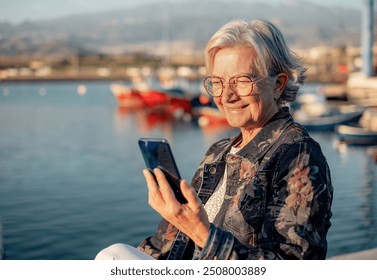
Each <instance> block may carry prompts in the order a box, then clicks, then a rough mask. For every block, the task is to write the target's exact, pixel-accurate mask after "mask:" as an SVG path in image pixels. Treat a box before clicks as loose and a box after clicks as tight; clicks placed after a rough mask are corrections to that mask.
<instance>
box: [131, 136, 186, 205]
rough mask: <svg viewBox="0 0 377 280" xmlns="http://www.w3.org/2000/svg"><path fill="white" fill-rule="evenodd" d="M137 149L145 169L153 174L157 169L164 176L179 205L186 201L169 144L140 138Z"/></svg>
mask: <svg viewBox="0 0 377 280" xmlns="http://www.w3.org/2000/svg"><path fill="white" fill-rule="evenodd" d="M139 147H140V150H141V153H142V155H143V158H144V161H145V164H146V166H147V168H148V169H149V170H150V171H151V172H152V173H153V169H154V168H159V169H161V171H162V172H163V173H164V174H165V177H166V180H167V181H168V182H169V184H170V186H171V188H172V190H173V192H174V194H175V197H176V198H177V200H178V201H179V202H180V203H182V204H183V203H186V202H187V200H186V199H185V197H184V196H183V195H182V193H181V188H180V181H181V176H180V175H179V171H178V168H177V165H176V163H175V160H174V157H173V153H172V151H171V149H170V145H169V142H168V141H167V140H166V139H163V138H141V139H139Z"/></svg>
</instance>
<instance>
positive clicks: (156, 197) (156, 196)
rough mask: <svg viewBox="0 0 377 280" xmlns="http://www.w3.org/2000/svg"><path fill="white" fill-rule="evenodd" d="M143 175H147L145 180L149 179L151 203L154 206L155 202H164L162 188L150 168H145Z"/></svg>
mask: <svg viewBox="0 0 377 280" xmlns="http://www.w3.org/2000/svg"><path fill="white" fill-rule="evenodd" d="M143 175H144V177H145V180H146V181H147V188H148V196H149V204H150V205H151V206H152V207H153V205H155V204H158V203H162V202H163V197H162V195H161V193H160V190H159V188H158V184H157V182H156V180H155V178H154V176H153V174H152V172H151V171H149V170H148V169H144V170H143ZM152 204H153V205H152Z"/></svg>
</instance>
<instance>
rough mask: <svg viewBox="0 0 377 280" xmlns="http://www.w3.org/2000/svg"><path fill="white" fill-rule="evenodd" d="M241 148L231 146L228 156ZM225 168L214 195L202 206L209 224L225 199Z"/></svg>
mask: <svg viewBox="0 0 377 280" xmlns="http://www.w3.org/2000/svg"><path fill="white" fill-rule="evenodd" d="M239 150H241V148H235V147H233V146H232V148H231V150H230V152H229V153H230V154H236V153H237V152H238V151H239ZM227 169H228V168H227V166H226V165H225V170H224V176H223V178H222V180H220V182H219V184H218V185H217V187H216V189H215V191H214V193H213V194H212V195H211V196H210V198H209V199H208V201H207V203H206V204H205V205H204V209H205V210H206V212H207V215H208V220H209V222H210V223H212V222H213V220H214V219H215V217H216V215H217V213H218V212H219V210H220V207H221V205H222V204H223V202H224V197H225V190H226V178H227V173H228V172H227Z"/></svg>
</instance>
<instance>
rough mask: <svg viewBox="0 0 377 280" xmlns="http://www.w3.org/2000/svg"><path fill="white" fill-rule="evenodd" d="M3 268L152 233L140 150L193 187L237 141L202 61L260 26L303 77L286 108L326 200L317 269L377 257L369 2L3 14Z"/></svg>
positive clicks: (13, 4) (376, 85)
mask: <svg viewBox="0 0 377 280" xmlns="http://www.w3.org/2000/svg"><path fill="white" fill-rule="evenodd" d="M0 5H1V10H0V259H27V260H28V259H93V258H94V257H95V255H96V253H97V252H98V251H100V250H101V249H102V248H103V247H106V246H108V245H110V244H113V243H117V242H123V243H128V244H131V245H134V246H136V245H137V244H138V243H139V242H140V241H141V240H142V239H143V238H145V237H146V236H148V235H150V234H152V233H153V231H154V230H155V229H156V226H157V223H158V221H159V219H160V217H159V216H158V214H156V213H155V212H154V211H153V210H152V209H151V208H150V207H149V206H148V204H147V191H146V186H145V182H144V179H143V176H142V173H141V170H142V169H143V168H144V163H143V161H142V157H141V154H140V152H139V150H138V146H137V140H138V138H140V137H164V138H166V139H168V140H169V141H170V143H171V146H172V149H173V152H174V154H175V157H176V160H177V163H178V166H179V169H180V172H181V175H182V177H184V178H187V179H190V178H191V176H192V175H193V173H194V172H195V170H196V167H197V166H198V165H199V163H200V161H201V159H202V156H203V154H204V153H205V152H206V150H207V149H208V148H209V146H210V145H211V144H212V143H213V142H215V141H217V140H219V139H221V138H224V137H228V136H230V135H234V134H236V133H237V130H234V129H232V128H231V127H229V126H228V124H227V123H226V121H225V120H224V119H223V118H222V116H221V115H220V114H219V112H218V111H217V109H216V108H215V106H214V105H213V103H212V101H211V99H210V98H208V96H207V95H206V94H205V93H204V91H203V88H202V86H201V83H202V79H203V78H204V77H205V76H206V72H205V68H204V59H203V58H204V56H203V51H204V46H205V44H206V42H207V40H208V39H209V38H210V37H211V35H212V34H213V33H214V32H215V31H216V30H217V29H218V28H219V27H221V26H222V25H223V24H225V23H226V22H228V21H230V20H232V19H237V18H241V19H266V20H269V21H272V22H273V23H275V24H276V25H277V26H278V27H279V28H280V29H281V30H282V32H283V33H284V34H285V38H286V40H287V43H288V45H289V46H290V48H291V49H292V50H293V51H294V52H295V53H297V54H298V55H299V56H301V57H302V58H303V59H304V61H305V63H306V65H307V66H308V81H307V84H306V85H305V86H304V87H303V88H302V90H301V92H300V94H299V96H298V98H297V101H296V102H294V104H292V105H291V111H292V114H293V115H294V117H295V119H296V120H297V121H298V122H300V123H302V124H303V125H304V126H305V127H306V128H307V129H308V130H309V132H310V134H311V136H312V137H313V138H314V139H315V140H317V141H318V142H319V143H320V144H321V146H322V149H323V151H324V153H325V155H326V157H327V160H328V162H329V165H330V168H331V171H332V177H333V185H334V189H335V196H334V203H333V212H334V216H333V219H332V223H333V225H332V227H331V228H330V231H329V235H328V242H329V245H328V246H329V250H328V256H329V257H332V256H336V255H339V254H344V253H350V252H356V251H360V250H365V249H370V248H375V247H377V237H376V236H377V209H376V208H377V178H376V176H377V171H376V161H377V148H376V145H377V112H376V110H377V109H376V108H377V80H376V77H375V72H376V71H375V68H376V65H377V64H376V62H375V56H376V55H377V50H374V33H375V30H374V26H375V18H374V14H375V7H374V1H366V0H363V1H360V0H349V1H341V0H328V1H318V0H317V1H314V0H270V1H261V0H237V1H230V0H229V1H226V0H202V1H199V0H177V1H173V0H170V1H168V0H166V1H164V0H163V1H157V0H139V1H118V0H107V1H99V0H94V1H89V0H76V1H68V0H61V1H59V3H56V2H54V1H48V0H34V1H26V0H14V1H6V0H0Z"/></svg>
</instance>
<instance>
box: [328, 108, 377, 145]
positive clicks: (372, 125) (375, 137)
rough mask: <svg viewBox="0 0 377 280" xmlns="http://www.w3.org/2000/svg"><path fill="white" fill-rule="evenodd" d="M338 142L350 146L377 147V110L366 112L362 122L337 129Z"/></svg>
mask: <svg viewBox="0 0 377 280" xmlns="http://www.w3.org/2000/svg"><path fill="white" fill-rule="evenodd" d="M335 131H336V134H337V137H338V140H339V141H340V142H342V143H346V144H348V145H377V110H372V109H368V110H366V111H365V112H364V113H363V115H362V117H361V119H360V121H359V122H358V123H354V124H348V125H339V126H337V127H336V130H335Z"/></svg>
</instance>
